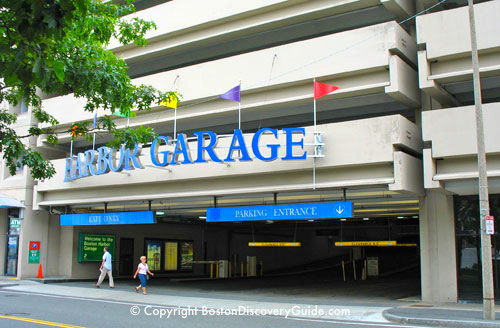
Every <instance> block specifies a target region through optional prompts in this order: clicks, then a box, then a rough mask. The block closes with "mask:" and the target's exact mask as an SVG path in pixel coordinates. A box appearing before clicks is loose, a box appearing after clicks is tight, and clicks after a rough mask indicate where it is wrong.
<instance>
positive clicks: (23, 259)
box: [17, 202, 49, 279]
mask: <svg viewBox="0 0 500 328" xmlns="http://www.w3.org/2000/svg"><path fill="white" fill-rule="evenodd" d="M26 203H27V202H26ZM48 235H49V214H48V213H47V212H46V211H33V210H32V209H31V204H29V203H28V204H26V209H25V212H24V219H23V220H22V221H21V235H20V237H19V254H18V260H19V262H18V265H17V277H18V278H20V279H26V278H34V277H36V276H37V274H38V269H39V266H40V264H42V272H43V275H44V276H46V272H47V256H48ZM31 241H39V242H40V264H38V263H28V255H29V243H30V242H31Z"/></svg>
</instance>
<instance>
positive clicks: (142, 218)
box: [61, 211, 155, 226]
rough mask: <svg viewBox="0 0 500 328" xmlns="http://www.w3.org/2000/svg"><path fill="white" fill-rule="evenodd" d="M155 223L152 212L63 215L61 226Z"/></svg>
mask: <svg viewBox="0 0 500 328" xmlns="http://www.w3.org/2000/svg"><path fill="white" fill-rule="evenodd" d="M147 223H155V220H154V215H153V212H152V211H143V212H115V213H89V214H63V215H61V225H62V226H79V225H110V224H147Z"/></svg>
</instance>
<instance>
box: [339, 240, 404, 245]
mask: <svg viewBox="0 0 500 328" xmlns="http://www.w3.org/2000/svg"><path fill="white" fill-rule="evenodd" d="M335 246H397V242H396V241H395V240H383V241H337V242H335Z"/></svg>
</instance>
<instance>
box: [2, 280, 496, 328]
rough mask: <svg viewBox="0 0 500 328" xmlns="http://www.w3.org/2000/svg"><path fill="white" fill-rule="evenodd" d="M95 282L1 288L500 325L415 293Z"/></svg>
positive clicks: (470, 309) (471, 308)
mask: <svg viewBox="0 0 500 328" xmlns="http://www.w3.org/2000/svg"><path fill="white" fill-rule="evenodd" d="M56 280H58V279H56ZM61 280H63V279H61ZM93 283H94V282H89V281H70V282H60V283H51V284H44V283H43V281H32V280H12V279H10V278H6V277H3V278H1V279H0V287H2V288H0V291H16V292H25V293H40V294H50V295H54V296H55V297H63V298H64V297H71V298H86V299H89V298H90V299H95V301H99V302H113V303H120V304H123V305H125V306H132V305H138V306H140V307H146V306H148V305H151V306H152V307H159V308H161V307H165V308H176V307H179V308H191V309H194V308H196V309H215V310H217V309H223V310H230V309H241V310H243V311H244V312H245V311H246V312H247V313H248V312H251V311H267V312H266V313H268V314H269V315H278V316H287V317H295V318H308V319H321V320H330V321H332V322H340V321H349V322H372V323H389V322H394V323H404V324H411V325H424V326H428V327H429V326H430V327H456V328H459V327H467V328H474V327H498V328H500V307H499V308H498V310H499V312H497V320H499V321H485V320H482V305H481V304H441V305H430V304H423V303H419V302H418V299H417V298H409V299H407V300H406V302H401V301H400V302H398V301H396V300H393V301H382V300H381V299H380V298H378V297H377V296H376V295H370V294H368V293H364V294H363V295H362V297H355V295H353V293H352V292H351V295H350V296H347V295H343V294H342V293H339V294H337V295H335V296H333V297H332V295H320V294H313V295H306V294H303V293H297V294H296V297H294V296H291V295H288V296H284V295H278V294H277V293H276V291H275V290H267V291H266V290H256V289H253V290H249V289H240V290H236V289H232V290H224V291H217V290H216V289H214V288H213V287H211V288H209V289H207V288H206V285H203V284H202V283H200V284H192V285H190V286H189V288H186V287H185V284H175V283H170V282H169V283H166V284H163V285H160V284H158V283H157V282H155V281H153V282H152V284H151V288H150V289H148V295H146V296H145V295H142V294H137V293H136V292H135V289H134V285H135V284H136V282H134V281H131V280H130V281H121V282H120V283H119V284H117V286H116V288H115V289H109V288H107V284H106V283H105V284H103V286H102V288H99V289H97V288H95V287H93ZM155 283H156V284H155ZM210 286H213V285H210ZM297 292H298V290H297ZM242 294H244V296H242ZM292 294H295V293H292ZM354 299H356V301H354ZM409 301H410V302H409ZM272 311H274V313H273V312H272ZM276 313H278V314H276ZM242 314H244V313H242Z"/></svg>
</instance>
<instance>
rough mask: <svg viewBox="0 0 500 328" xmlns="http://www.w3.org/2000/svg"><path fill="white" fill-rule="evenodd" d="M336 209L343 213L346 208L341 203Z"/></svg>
mask: <svg viewBox="0 0 500 328" xmlns="http://www.w3.org/2000/svg"><path fill="white" fill-rule="evenodd" d="M336 211H337V213H338V214H342V213H344V208H343V207H342V206H340V205H339V207H338V208H337V209H336Z"/></svg>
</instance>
